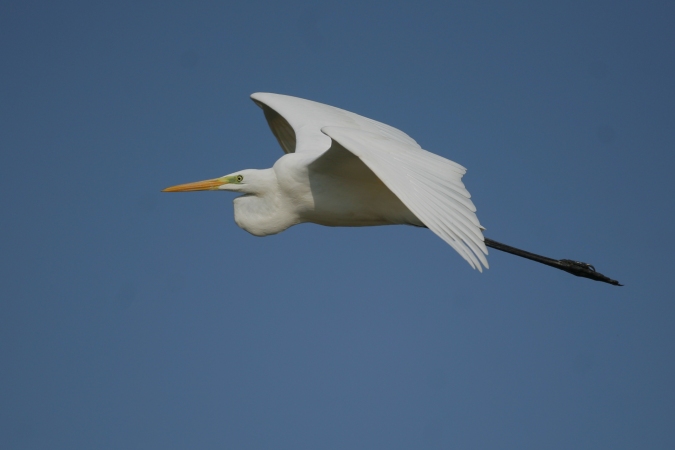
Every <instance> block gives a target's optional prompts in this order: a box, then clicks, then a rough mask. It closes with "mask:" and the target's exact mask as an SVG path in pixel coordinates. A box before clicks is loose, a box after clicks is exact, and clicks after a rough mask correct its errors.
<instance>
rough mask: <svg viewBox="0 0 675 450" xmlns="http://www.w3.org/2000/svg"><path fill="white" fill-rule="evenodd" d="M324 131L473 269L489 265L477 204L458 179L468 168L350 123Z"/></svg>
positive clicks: (327, 128)
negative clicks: (370, 171)
mask: <svg viewBox="0 0 675 450" xmlns="http://www.w3.org/2000/svg"><path fill="white" fill-rule="evenodd" d="M321 131H323V132H324V133H325V134H326V135H328V136H330V137H331V138H332V139H333V140H335V141H336V142H338V143H339V144H340V145H342V146H343V147H344V148H345V149H347V150H349V151H350V152H352V153H353V154H355V155H356V156H358V157H359V159H361V161H363V162H364V163H365V165H366V166H368V167H369V168H370V170H372V171H373V172H374V173H375V175H377V177H378V178H379V179H380V180H382V182H383V183H384V184H385V185H386V186H387V187H388V188H389V189H390V190H391V191H392V192H393V193H394V194H396V196H397V197H398V198H399V199H400V200H401V201H402V202H403V204H404V205H405V206H407V207H408V209H409V210H410V211H412V212H413V214H415V216H417V218H418V219H420V220H421V221H422V223H424V225H426V226H427V227H428V228H429V229H430V230H431V231H433V232H434V233H436V234H437V235H438V236H439V237H440V238H441V239H443V240H444V241H445V242H447V243H448V244H450V246H452V248H454V249H455V250H457V252H458V253H459V254H460V255H462V257H464V259H466V260H467V261H468V262H469V264H471V266H472V267H474V268H475V269H478V270H480V271H482V267H481V263H482V264H483V266H485V267H486V268H487V267H489V266H488V262H487V259H486V258H485V255H487V253H488V251H487V248H486V247H485V243H484V242H483V233H482V231H481V226H480V223H479V222H478V218H477V217H476V214H475V212H476V207H475V206H474V205H473V202H472V201H471V200H470V197H471V195H470V194H469V191H467V190H466V188H465V187H464V183H462V175H464V173H466V169H465V168H464V167H462V166H460V165H459V164H457V163H454V162H452V161H450V160H448V159H445V158H443V157H441V156H438V155H435V154H433V153H431V152H428V151H426V150H423V149H421V148H419V147H415V146H411V145H407V144H405V143H403V142H400V141H396V140H393V139H389V138H386V137H383V136H382V135H379V134H374V133H370V132H367V131H362V130H355V129H353V128H341V127H324V128H322V129H321Z"/></svg>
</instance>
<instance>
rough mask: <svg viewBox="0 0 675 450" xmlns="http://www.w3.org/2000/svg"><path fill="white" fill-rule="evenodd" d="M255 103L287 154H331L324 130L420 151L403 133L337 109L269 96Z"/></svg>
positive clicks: (259, 96) (257, 97) (260, 95)
mask: <svg viewBox="0 0 675 450" xmlns="http://www.w3.org/2000/svg"><path fill="white" fill-rule="evenodd" d="M251 99H252V100H253V101H254V102H255V103H256V104H257V105H258V106H260V107H261V108H262V109H263V112H264V113H265V118H266V119H267V123H268V124H269V126H270V129H271V130H272V133H274V136H275V137H276V138H277V141H279V145H281V148H282V149H283V150H284V152H286V153H293V152H298V153H299V152H320V153H323V152H325V151H326V150H328V149H329V148H330V145H331V139H330V138H329V137H328V136H326V135H325V134H323V133H322V132H321V128H323V127H346V128H353V129H356V130H363V131H368V132H371V133H375V134H378V135H381V136H384V137H386V138H389V139H392V140H394V141H400V142H402V143H405V144H408V145H410V146H413V147H417V148H419V145H418V144H417V142H415V140H414V139H413V138H411V137H410V136H408V135H407V134H405V133H404V132H402V131H401V130H397V129H396V128H394V127H390V126H389V125H386V124H383V123H381V122H377V121H375V120H372V119H369V118H367V117H363V116H359V115H358V114H354V113H352V112H349V111H345V110H344V109H340V108H335V107H334V106H328V105H324V104H323V103H317V102H313V101H311V100H304V99H302V98H297V97H291V96H289V95H280V94H270V93H266V92H258V93H255V94H253V95H251Z"/></svg>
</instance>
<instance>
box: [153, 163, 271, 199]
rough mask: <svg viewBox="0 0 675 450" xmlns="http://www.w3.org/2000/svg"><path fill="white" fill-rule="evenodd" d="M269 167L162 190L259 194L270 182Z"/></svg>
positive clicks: (241, 171)
mask: <svg viewBox="0 0 675 450" xmlns="http://www.w3.org/2000/svg"><path fill="white" fill-rule="evenodd" d="M269 171H270V170H269V169H267V170H255V169H246V170H240V171H239V172H234V173H231V174H229V175H225V176H222V177H220V178H212V179H210V180H204V181H196V182H194V183H186V184H179V185H176V186H171V187H168V188H166V189H163V190H162V192H192V191H232V192H240V193H242V194H248V195H261V194H263V193H264V192H265V191H266V187H267V186H268V185H269V183H270V181H271V180H270V175H272V174H270V173H269Z"/></svg>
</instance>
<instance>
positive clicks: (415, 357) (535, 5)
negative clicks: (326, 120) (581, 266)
mask: <svg viewBox="0 0 675 450" xmlns="http://www.w3.org/2000/svg"><path fill="white" fill-rule="evenodd" d="M421 3H422V2H373V1H359V2H356V1H345V2H336V3H328V2H306V1H295V2H283V3H282V2H253V1H251V2H183V3H178V2H126V3H125V2H16V1H13V2H12V1H10V2H4V3H2V4H0V56H1V59H0V65H1V68H2V70H0V150H1V151H0V189H1V191H2V195H1V196H0V205H1V207H2V212H3V213H2V220H0V255H2V256H1V257H0V273H1V274H2V276H1V278H0V280H1V282H0V298H1V300H0V446H1V447H2V448H6V449H19V448H21V449H33V448H35V449H37V448H54V449H61V448H63V449H73V448H111V449H116V448H143V449H147V448H162V449H170V448H275V449H277V448H278V449H286V448H287V449H315V448H326V449H329V448H336V449H337V448H364V449H365V448H367V449H380V448H381V449H397V448H401V449H403V448H406V449H407V448H430V449H434V448H438V449H441V448H443V449H446V448H462V449H469V448H477V449H484V448H514V449H527V448H533V449H535V448H537V449H538V448H550V449H569V448H612V449H623V448H625V449H633V448H651V449H660V448H664V449H665V448H673V446H675V434H674V433H673V431H672V425H673V423H674V422H675V387H674V384H673V380H675V362H674V361H675V360H674V359H673V352H674V350H675V331H674V328H673V323H674V321H675V306H674V304H675V302H674V298H675V292H674V291H675V288H673V283H672V278H673V274H672V273H673V263H672V255H673V251H674V250H675V240H674V239H673V237H672V236H673V234H672V231H671V228H672V226H671V224H672V223H673V218H674V217H673V216H674V214H673V212H674V208H673V206H674V205H673V203H674V202H673V192H675V182H674V178H673V173H674V172H675V164H674V161H673V149H674V148H675V126H674V124H675V83H674V81H673V80H675V31H674V30H675V28H674V27H673V26H672V19H673V17H674V14H675V4H673V3H672V2H665V1H663V2H650V1H646V2H645V1H642V2H637V1H624V2H613V1H605V2H601V1H584V2H580V1H579V2H463V3H450V2H424V3H423V4H421ZM257 91H268V92H277V93H283V94H289V95H296V96H299V97H303V98H308V99H312V100H316V101H320V102H323V103H328V104H331V105H335V106H338V107H341V108H344V109H347V110H350V111H354V112H356V113H359V114H362V115H365V116H367V117H371V118H374V119H376V120H380V121H383V122H385V123H388V124H391V125H393V126H396V127H398V128H400V129H402V130H403V131H405V132H407V133H408V134H410V135H411V136H412V137H413V138H415V139H416V140H417V141H418V142H419V143H420V144H421V145H422V146H423V147H424V148H425V149H428V150H430V151H433V152H435V153H438V154H440V155H442V156H444V157H447V158H449V159H452V160H454V161H456V162H458V163H460V164H462V165H464V166H465V167H467V168H468V173H467V175H466V176H465V178H464V181H465V184H466V186H467V187H468V189H469V190H470V191H471V193H472V195H473V200H474V202H475V204H476V206H477V208H478V216H479V218H480V220H481V223H482V224H483V225H485V226H486V227H487V231H486V236H488V237H490V238H492V239H495V240H498V241H502V242H505V243H507V244H510V245H514V246H518V247H522V248H525V249H527V250H530V251H533V252H537V253H541V254H544V255H547V256H551V257H556V258H571V259H578V260H581V261H587V262H590V263H592V264H594V265H595V266H596V267H597V268H598V270H599V271H601V272H602V273H605V274H606V275H608V276H610V277H612V278H616V279H618V280H619V281H621V282H622V283H624V284H625V287H622V288H616V287H613V286H609V285H606V284H602V283H596V282H592V281H589V280H585V279H580V278H576V277H573V276H571V275H568V274H565V273H563V272H560V271H557V270H554V269H551V268H548V267H545V266H541V265H538V264H535V263H532V262H529V261H526V260H521V259H519V258H516V257H513V256H510V255H506V254H500V253H499V252H497V251H492V252H491V253H490V255H489V261H490V266H491V268H490V269H489V270H487V271H486V272H485V273H483V274H480V273H478V272H476V271H472V270H471V269H470V268H469V266H468V265H467V264H466V262H464V261H463V260H462V259H461V258H460V257H459V256H458V255H457V254H456V253H455V252H454V251H453V250H452V249H451V248H450V247H449V246H447V245H446V244H444V243H443V242H442V241H441V240H440V239H438V238H437V237H436V236H434V235H433V234H432V233H430V232H429V231H427V230H420V229H416V228H413V227H402V226H400V227H374V228H353V229H348V228H326V227H321V226H317V225H309V224H306V225H300V226H296V227H293V228H291V229H289V230H288V231H286V232H284V233H282V234H279V235H276V236H271V237H266V238H255V237H253V236H251V235H249V234H247V233H246V232H244V231H243V230H241V229H239V228H238V227H237V226H236V225H235V223H234V221H233V217H232V206H231V199H232V197H231V195H229V194H226V193H199V194H184V195H177V194H172V195H169V194H161V193H160V189H162V188H164V187H166V186H169V185H172V184H177V183H182V182H188V181H195V180H201V179H205V178H211V177H215V176H220V175H224V174H227V173H231V172H234V171H236V170H240V169H244V168H265V167H270V166H271V165H272V164H273V163H274V161H275V160H276V159H277V158H278V157H279V156H281V154H282V152H281V149H280V148H279V147H278V144H277V143H276V141H275V139H274V137H273V136H272V134H271V133H270V132H269V129H268V128H267V125H266V123H265V120H264V117H263V115H262V112H261V111H260V109H259V108H257V107H256V106H255V105H254V104H253V103H252V102H251V101H250V100H249V98H248V97H249V95H250V94H251V93H253V92H257Z"/></svg>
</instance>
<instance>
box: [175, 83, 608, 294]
mask: <svg viewBox="0 0 675 450" xmlns="http://www.w3.org/2000/svg"><path fill="white" fill-rule="evenodd" d="M251 98H252V99H253V101H254V102H255V103H256V104H257V105H258V106H260V107H261V108H262V110H263V112H264V113H265V118H266V119H267V122H268V124H269V126H270V129H271V130H272V133H273V134H274V136H275V137H276V138H277V141H279V144H280V145H281V148H282V149H283V150H284V152H285V155H283V156H282V157H281V158H279V159H278V160H277V162H276V163H275V164H274V166H273V167H272V168H270V169H263V170H254V169H247V170H241V171H238V172H234V173H231V174H229V175H225V176H222V177H220V178H214V179H210V180H205V181H198V182H195V183H187V184H181V185H178V186H173V187H169V188H166V189H164V192H186V191H202V190H219V191H232V192H237V193H240V194H243V195H241V196H239V197H237V198H235V199H234V220H235V222H236V223H237V225H239V226H240V227H241V228H243V229H244V230H246V231H248V232H249V233H251V234H253V235H256V236H267V235H270V234H276V233H279V232H281V231H284V230H285V229H287V228H288V227H291V226H293V225H296V224H299V223H303V222H312V223H317V224H320V225H327V226H371V225H393V224H404V225H413V226H418V227H426V228H429V229H430V230H431V231H433V232H434V233H435V234H436V235H438V236H439V237H440V238H441V239H443V240H444V241H445V242H447V243H448V244H449V245H450V246H451V247H452V248H454V249H455V250H456V251H457V253H459V254H460V255H461V256H462V257H463V258H464V259H465V260H466V261H467V262H468V263H469V264H470V265H471V267H473V268H475V269H478V270H479V271H482V269H483V267H485V268H487V267H488V262H487V258H486V255H487V254H488V250H487V247H486V245H487V246H490V247H493V248H496V249H499V250H503V251H506V252H509V253H513V254H516V255H518V256H522V257H525V258H528V259H532V260H535V261H538V262H541V263H544V264H547V265H550V266H553V267H556V268H559V269H562V270H565V271H567V272H570V273H573V274H574V275H578V276H584V277H587V278H591V279H595V280H598V281H605V282H608V283H611V284H616V285H618V282H616V281H614V280H611V279H609V278H607V277H605V276H603V275H601V274H599V273H597V272H596V271H595V269H593V266H590V265H589V264H585V263H579V262H575V261H570V260H554V259H551V258H546V257H543V256H539V255H535V254H532V253H529V252H525V251H523V250H519V249H516V248H514V247H509V246H506V245H504V244H500V243H498V242H495V241H492V240H490V239H486V238H484V236H483V230H484V228H483V227H482V226H481V224H480V222H479V221H478V218H477V217H476V207H475V206H474V204H473V202H472V201H471V195H470V194H469V191H467V190H466V188H465V187H464V184H463V183H462V175H464V173H465V172H466V169H465V168H464V167H462V166H460V165H459V164H457V163H455V162H453V161H450V160H448V159H445V158H443V157H441V156H438V155H436V154H434V153H431V152H428V151H426V150H423V149H422V148H421V147H420V146H419V145H418V144H417V142H415V140H414V139H412V138H411V137H410V136H408V135H407V134H405V133H403V132H402V131H400V130H398V129H396V128H393V127H391V126H389V125H385V124H383V123H380V122H377V121H375V120H372V119H368V118H366V117H363V116H359V115H358V114H354V113H351V112H349V111H345V110H342V109H339V108H335V107H333V106H328V105H324V104H321V103H317V102H313V101H310V100H304V99H301V98H297V97H290V96H287V95H279V94H270V93H256V94H253V95H251Z"/></svg>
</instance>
